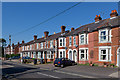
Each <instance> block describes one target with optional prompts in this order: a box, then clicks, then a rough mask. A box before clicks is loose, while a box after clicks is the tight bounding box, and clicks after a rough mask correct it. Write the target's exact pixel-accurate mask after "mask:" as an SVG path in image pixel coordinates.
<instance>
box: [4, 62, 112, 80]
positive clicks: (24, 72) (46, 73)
mask: <svg viewBox="0 0 120 80" xmlns="http://www.w3.org/2000/svg"><path fill="white" fill-rule="evenodd" d="M2 65H3V68H2V72H3V75H4V76H5V78H7V79H9V80H14V79H15V80H23V79H28V78H29V79H32V80H33V79H62V80H63V79H65V80H66V79H79V80H101V79H98V78H94V79H93V78H92V77H91V78H90V79H88V78H89V77H90V76H82V75H80V74H74V73H72V72H71V73H65V72H60V71H59V70H45V69H41V68H37V67H34V66H30V65H27V66H26V64H16V63H12V62H2ZM58 69H60V68H58ZM85 78H87V79H85ZM3 79H4V78H3ZM103 80H106V79H103ZM108 80H112V79H108Z"/></svg>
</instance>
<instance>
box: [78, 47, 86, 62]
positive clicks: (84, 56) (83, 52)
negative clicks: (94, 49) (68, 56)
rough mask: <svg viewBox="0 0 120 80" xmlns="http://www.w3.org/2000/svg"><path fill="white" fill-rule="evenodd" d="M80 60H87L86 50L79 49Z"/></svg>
mask: <svg viewBox="0 0 120 80" xmlns="http://www.w3.org/2000/svg"><path fill="white" fill-rule="evenodd" d="M79 58H80V60H88V48H81V49H80V51H79Z"/></svg>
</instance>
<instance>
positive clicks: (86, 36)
mask: <svg viewBox="0 0 120 80" xmlns="http://www.w3.org/2000/svg"><path fill="white" fill-rule="evenodd" d="M81 36H84V43H81ZM88 36H89V35H88V34H87V33H84V34H79V45H84V44H88Z"/></svg>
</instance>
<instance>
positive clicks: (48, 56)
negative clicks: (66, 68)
mask: <svg viewBox="0 0 120 80" xmlns="http://www.w3.org/2000/svg"><path fill="white" fill-rule="evenodd" d="M47 59H51V53H50V51H49V52H47Z"/></svg>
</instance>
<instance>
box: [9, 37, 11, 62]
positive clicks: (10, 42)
mask: <svg viewBox="0 0 120 80" xmlns="http://www.w3.org/2000/svg"><path fill="white" fill-rule="evenodd" d="M9 45H10V61H11V35H9Z"/></svg>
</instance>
